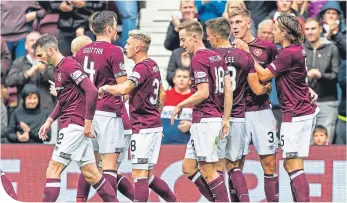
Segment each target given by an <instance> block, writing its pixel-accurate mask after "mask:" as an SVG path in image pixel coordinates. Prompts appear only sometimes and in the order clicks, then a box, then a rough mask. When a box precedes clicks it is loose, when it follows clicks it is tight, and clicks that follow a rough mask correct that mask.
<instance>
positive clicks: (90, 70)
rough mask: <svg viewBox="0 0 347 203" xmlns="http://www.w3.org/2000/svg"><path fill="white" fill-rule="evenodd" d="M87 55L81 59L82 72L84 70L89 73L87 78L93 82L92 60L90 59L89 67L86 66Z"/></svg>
mask: <svg viewBox="0 0 347 203" xmlns="http://www.w3.org/2000/svg"><path fill="white" fill-rule="evenodd" d="M88 60H89V59H88V56H85V57H84V61H83V69H84V72H86V73H87V74H88V75H89V79H90V80H91V81H92V82H94V75H95V69H94V61H90V64H89V67H88Z"/></svg>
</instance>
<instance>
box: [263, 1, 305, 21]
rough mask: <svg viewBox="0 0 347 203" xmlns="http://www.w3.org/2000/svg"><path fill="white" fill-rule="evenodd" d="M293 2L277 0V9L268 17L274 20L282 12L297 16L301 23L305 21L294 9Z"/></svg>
mask: <svg viewBox="0 0 347 203" xmlns="http://www.w3.org/2000/svg"><path fill="white" fill-rule="evenodd" d="M292 4H293V2H292V1H291V0H277V10H273V11H272V12H270V13H269V15H268V17H267V19H272V20H273V21H274V22H275V20H276V19H277V18H278V16H280V15H281V14H284V13H286V14H289V15H293V16H296V17H297V19H298V20H299V22H300V23H301V24H303V23H304V21H303V17H302V16H301V15H300V14H299V13H298V12H297V11H295V10H294V9H292Z"/></svg>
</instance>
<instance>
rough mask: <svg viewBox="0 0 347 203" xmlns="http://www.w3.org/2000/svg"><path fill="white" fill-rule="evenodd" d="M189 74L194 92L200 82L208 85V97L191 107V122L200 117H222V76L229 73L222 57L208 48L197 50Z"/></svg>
mask: <svg viewBox="0 0 347 203" xmlns="http://www.w3.org/2000/svg"><path fill="white" fill-rule="evenodd" d="M191 74H192V77H191V78H192V84H193V86H192V90H193V92H194V93H195V92H196V91H197V90H198V89H197V85H198V84H200V83H208V87H209V97H208V98H207V99H206V100H204V101H203V102H201V103H200V104H197V105H195V106H194V108H193V123H199V122H200V120H201V119H202V118H216V117H222V115H223V110H222V109H223V106H224V76H225V75H228V74H229V71H228V70H227V68H226V66H225V64H224V60H223V59H222V57H221V56H220V55H219V54H218V53H217V52H215V51H212V50H209V49H202V50H199V51H197V52H196V54H195V55H194V56H193V58H192V62H191Z"/></svg>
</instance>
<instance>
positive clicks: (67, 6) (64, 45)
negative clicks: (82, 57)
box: [48, 0, 105, 56]
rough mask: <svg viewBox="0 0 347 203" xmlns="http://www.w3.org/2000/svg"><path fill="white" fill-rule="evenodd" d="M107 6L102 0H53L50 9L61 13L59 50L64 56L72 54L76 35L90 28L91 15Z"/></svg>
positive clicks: (82, 33) (49, 5)
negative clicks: (72, 45)
mask: <svg viewBox="0 0 347 203" xmlns="http://www.w3.org/2000/svg"><path fill="white" fill-rule="evenodd" d="M104 8H105V3H104V2H102V1H84V0H79V1H52V2H50V4H48V9H49V10H50V11H51V12H52V13H59V21H58V29H59V37H58V44H59V50H60V52H61V53H62V54H63V55H64V56H71V50H70V44H71V42H72V40H73V39H74V38H75V37H78V36H81V35H84V32H86V31H87V30H89V24H88V20H89V16H90V15H91V14H92V13H94V12H95V11H101V10H103V9H104Z"/></svg>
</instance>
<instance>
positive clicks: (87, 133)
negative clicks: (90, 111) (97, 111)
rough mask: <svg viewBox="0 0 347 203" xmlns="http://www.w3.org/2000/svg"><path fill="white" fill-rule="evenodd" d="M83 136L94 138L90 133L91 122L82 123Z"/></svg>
mask: <svg viewBox="0 0 347 203" xmlns="http://www.w3.org/2000/svg"><path fill="white" fill-rule="evenodd" d="M84 136H87V137H90V138H95V136H94V135H93V133H92V121H91V120H87V119H86V120H85V121H84Z"/></svg>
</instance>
